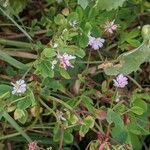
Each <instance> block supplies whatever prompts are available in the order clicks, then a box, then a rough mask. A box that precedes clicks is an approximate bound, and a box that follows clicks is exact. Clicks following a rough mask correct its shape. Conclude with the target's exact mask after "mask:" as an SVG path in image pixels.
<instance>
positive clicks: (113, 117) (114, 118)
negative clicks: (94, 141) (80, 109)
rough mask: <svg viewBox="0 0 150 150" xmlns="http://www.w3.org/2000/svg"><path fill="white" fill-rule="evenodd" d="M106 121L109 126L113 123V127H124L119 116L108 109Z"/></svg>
mask: <svg viewBox="0 0 150 150" xmlns="http://www.w3.org/2000/svg"><path fill="white" fill-rule="evenodd" d="M106 120H107V122H108V123H109V124H111V123H113V122H114V124H115V127H120V128H123V127H124V124H123V121H122V118H121V116H120V115H119V114H118V113H116V112H114V111H113V110H112V109H108V111H107V116H106Z"/></svg>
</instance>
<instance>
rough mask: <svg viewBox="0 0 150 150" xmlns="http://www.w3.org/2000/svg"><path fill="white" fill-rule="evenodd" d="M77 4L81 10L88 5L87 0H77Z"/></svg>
mask: <svg viewBox="0 0 150 150" xmlns="http://www.w3.org/2000/svg"><path fill="white" fill-rule="evenodd" d="M78 4H79V5H80V6H81V7H82V8H83V9H85V8H86V7H87V6H88V4H89V1H88V0H78Z"/></svg>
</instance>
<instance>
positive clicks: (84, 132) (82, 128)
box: [79, 125, 89, 137]
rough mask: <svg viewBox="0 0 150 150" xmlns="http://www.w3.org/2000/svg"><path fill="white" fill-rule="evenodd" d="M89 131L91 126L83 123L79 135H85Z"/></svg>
mask: <svg viewBox="0 0 150 150" xmlns="http://www.w3.org/2000/svg"><path fill="white" fill-rule="evenodd" d="M88 131H89V128H88V127H87V126H86V125H82V126H80V131H79V135H80V136H81V137H84V136H85V134H86V133H87V132H88Z"/></svg>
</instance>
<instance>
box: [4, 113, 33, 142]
mask: <svg viewBox="0 0 150 150" xmlns="http://www.w3.org/2000/svg"><path fill="white" fill-rule="evenodd" d="M3 117H4V118H5V119H6V120H7V121H8V122H9V123H10V124H11V125H12V126H13V127H14V128H15V129H16V130H17V131H18V132H19V133H20V134H21V135H22V136H23V137H24V138H25V139H26V140H27V141H28V142H31V141H32V140H31V138H30V137H29V136H28V135H27V134H26V133H25V132H24V131H23V129H22V128H21V127H20V126H19V125H18V124H17V122H16V121H15V120H14V119H13V118H12V117H11V116H10V115H9V114H8V113H7V112H6V111H4V112H3Z"/></svg>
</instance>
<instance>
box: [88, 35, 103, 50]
mask: <svg viewBox="0 0 150 150" xmlns="http://www.w3.org/2000/svg"><path fill="white" fill-rule="evenodd" d="M104 42H105V40H104V39H102V38H100V37H99V38H95V37H92V36H89V43H88V45H90V46H91V47H92V48H93V49H94V50H98V49H99V48H102V47H103V44H104Z"/></svg>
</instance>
